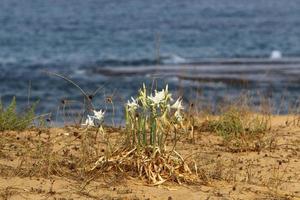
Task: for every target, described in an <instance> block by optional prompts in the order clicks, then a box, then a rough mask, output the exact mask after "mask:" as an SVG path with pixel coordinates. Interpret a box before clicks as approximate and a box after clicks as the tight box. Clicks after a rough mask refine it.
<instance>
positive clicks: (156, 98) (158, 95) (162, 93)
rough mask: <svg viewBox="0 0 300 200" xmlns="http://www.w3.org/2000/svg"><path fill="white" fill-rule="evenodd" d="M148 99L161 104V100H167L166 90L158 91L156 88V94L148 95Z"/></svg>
mask: <svg viewBox="0 0 300 200" xmlns="http://www.w3.org/2000/svg"><path fill="white" fill-rule="evenodd" d="M148 99H150V101H152V104H155V105H157V104H160V103H161V102H163V101H164V100H165V91H164V90H162V91H160V92H157V91H156V90H155V96H152V95H151V96H148Z"/></svg>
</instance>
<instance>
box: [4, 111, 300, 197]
mask: <svg viewBox="0 0 300 200" xmlns="http://www.w3.org/2000/svg"><path fill="white" fill-rule="evenodd" d="M295 119H297V118H295V116H272V117H271V129H270V131H268V132H267V133H266V134H265V135H264V136H263V138H262V139H260V141H261V143H260V144H264V145H263V146H261V147H258V148H257V149H253V150H247V151H242V152H236V151H233V150H232V149H230V148H228V146H227V145H226V144H224V141H223V139H222V137H220V136H218V135H216V134H215V133H209V132H203V131H201V129H200V128H199V130H198V129H197V127H196V128H195V133H194V138H193V140H191V139H190V138H189V137H183V138H181V139H180V141H178V143H177V145H176V151H178V152H179V153H181V155H182V156H183V157H184V158H186V159H188V158H190V159H192V160H193V161H194V163H195V165H197V171H198V176H199V181H197V182H195V183H182V184H181V185H180V184H178V183H175V182H171V181H166V182H165V183H163V184H160V185H158V186H153V185H151V184H149V183H148V182H147V180H142V179H140V178H138V177H136V176H135V175H134V174H131V173H129V172H128V173H127V172H124V173H121V172H115V171H111V172H103V174H97V176H87V175H86V174H84V173H83V172H82V171H83V169H79V168H77V166H79V165H77V164H76V163H66V162H67V161H68V159H69V158H71V157H80V154H82V149H81V148H83V143H82V141H83V140H82V138H83V137H85V136H84V135H85V134H87V133H89V134H93V133H95V130H86V129H84V128H80V127H77V128H76V127H65V128H41V129H38V128H34V129H30V130H26V131H22V132H14V131H4V132H2V133H1V138H0V147H1V148H0V197H1V198H2V199H60V200H63V199H64V200H65V199H68V200H71V199H166V200H167V199H168V200H171V199H184V198H185V199H195V200H196V199H300V193H299V188H300V171H299V168H300V157H299V144H300V127H299V124H298V125H297V122H298V121H297V120H296V121H295ZM104 130H105V134H107V135H109V138H110V141H109V143H110V144H111V145H113V146H114V145H115V146H117V144H118V143H119V141H120V138H121V137H122V136H121V135H122V134H121V132H122V130H121V129H118V128H111V127H105V128H104ZM95 140H97V143H98V148H99V149H102V150H101V151H100V154H99V155H98V157H100V156H101V152H102V153H103V154H105V151H106V150H105V149H106V148H107V143H106V142H105V141H104V136H99V137H98V138H96V139H95ZM41 145H43V146H41ZM39 148H40V149H39ZM86 156H87V155H86ZM67 158H68V159H67ZM75 160H76V159H75ZM70 162H71V161H70Z"/></svg>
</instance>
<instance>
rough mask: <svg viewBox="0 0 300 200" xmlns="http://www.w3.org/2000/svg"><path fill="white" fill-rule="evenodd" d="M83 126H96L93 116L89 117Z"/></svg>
mask: <svg viewBox="0 0 300 200" xmlns="http://www.w3.org/2000/svg"><path fill="white" fill-rule="evenodd" d="M82 125H83V126H95V124H94V119H93V116H90V115H88V116H87V118H86V120H85V123H84V124H82Z"/></svg>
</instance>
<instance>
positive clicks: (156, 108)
mask: <svg viewBox="0 0 300 200" xmlns="http://www.w3.org/2000/svg"><path fill="white" fill-rule="evenodd" d="M131 100H132V101H129V100H128V102H127V104H126V109H127V111H128V112H130V113H134V112H136V111H137V110H138V109H142V110H146V109H150V112H152V113H153V114H156V115H159V114H161V115H163V114H164V113H165V112H168V113H169V112H170V111H171V109H174V110H175V112H174V117H175V119H177V120H178V121H182V120H183V117H182V114H181V110H183V109H184V107H183V105H182V99H181V98H178V99H177V100H176V101H175V103H173V104H172V105H171V104H170V103H171V102H173V101H174V100H173V99H172V94H171V93H169V91H168V85H166V88H165V89H162V90H161V91H157V90H155V91H154V95H153V94H150V95H148V96H147V91H146V87H145V85H143V89H142V90H140V92H139V96H138V97H137V98H136V99H135V98H133V97H131Z"/></svg>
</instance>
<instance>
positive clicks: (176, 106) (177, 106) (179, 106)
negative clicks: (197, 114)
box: [171, 98, 184, 110]
mask: <svg viewBox="0 0 300 200" xmlns="http://www.w3.org/2000/svg"><path fill="white" fill-rule="evenodd" d="M171 108H174V109H177V110H183V109H184V108H183V106H182V99H180V98H178V99H177V100H176V102H175V103H174V104H173V105H172V106H171Z"/></svg>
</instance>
